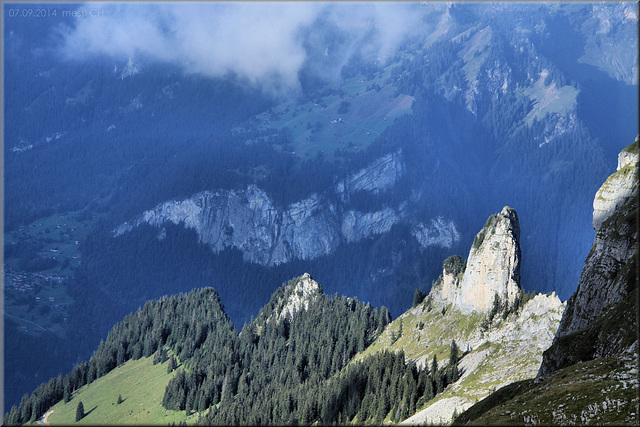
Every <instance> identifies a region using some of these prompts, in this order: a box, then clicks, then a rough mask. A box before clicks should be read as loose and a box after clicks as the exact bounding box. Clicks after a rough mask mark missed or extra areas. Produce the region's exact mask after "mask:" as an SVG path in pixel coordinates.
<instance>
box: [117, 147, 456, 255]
mask: <svg viewBox="0 0 640 427" xmlns="http://www.w3.org/2000/svg"><path fill="white" fill-rule="evenodd" d="M403 173H404V163H403V162H402V150H398V151H396V152H393V153H389V154H387V155H385V156H383V157H381V158H379V159H377V160H375V161H374V162H372V163H371V164H370V165H369V166H367V167H366V168H363V169H361V170H359V171H357V172H355V173H353V174H351V175H349V176H347V177H346V178H344V179H343V180H341V181H340V182H338V184H336V186H335V188H331V189H330V191H335V192H336V194H327V193H322V194H317V193H314V194H312V195H310V196H309V197H307V198H305V199H303V200H300V201H298V202H295V203H292V204H290V205H289V206H287V207H284V208H283V207H278V206H276V205H275V203H274V202H273V200H272V199H271V197H269V195H268V194H267V193H265V192H264V191H263V190H262V189H260V188H259V187H258V186H256V185H254V184H252V185H249V186H248V187H247V188H246V189H239V190H216V191H203V192H201V193H197V194H194V195H192V196H191V197H188V198H186V199H184V200H170V201H167V202H164V203H160V204H159V205H157V206H156V207H154V208H152V209H149V210H147V211H145V212H143V213H142V214H140V215H139V216H137V217H136V218H134V219H133V220H132V221H130V222H125V223H123V224H121V225H120V226H118V227H117V228H116V229H115V230H113V235H114V237H117V236H120V235H122V234H124V233H127V232H129V231H131V230H132V229H134V228H135V227H138V226H140V225H142V224H149V225H152V226H155V227H158V228H162V226H163V224H164V223H166V222H172V223H174V224H182V225H183V226H184V227H186V228H190V229H193V230H195V231H196V234H197V235H198V239H199V241H200V242H201V243H205V244H207V245H209V246H210V247H211V249H212V250H213V252H214V253H219V252H220V251H223V250H225V249H227V248H235V249H239V250H240V251H241V252H242V254H243V258H244V260H245V261H248V262H253V263H256V264H260V265H265V266H273V265H279V264H283V263H287V262H289V261H292V260H294V259H302V260H311V259H315V258H318V257H320V256H323V255H328V254H331V253H332V252H333V251H335V249H336V248H337V247H338V246H339V245H340V244H341V243H352V242H358V241H360V240H362V239H365V238H368V237H370V236H372V235H376V234H383V233H386V232H388V231H389V230H390V229H391V227H392V226H393V225H395V224H397V223H399V222H401V221H402V220H404V219H405V218H406V217H407V216H408V214H409V213H410V212H411V206H410V203H412V202H415V200H413V201H405V202H402V203H400V204H399V205H398V206H393V207H390V206H384V205H383V206H381V208H380V209H379V210H376V211H371V212H361V211H359V210H355V209H353V208H351V207H350V206H349V195H351V194H354V193H357V192H369V193H371V194H378V193H381V192H384V191H387V190H389V189H390V188H392V187H393V186H394V185H395V184H396V183H397V181H398V179H400V177H401V176H402V175H403ZM336 196H338V197H337V198H336ZM431 222H432V227H430V228H424V227H423V228H424V229H423V230H421V231H422V233H418V234H415V233H414V237H416V239H417V240H418V241H419V243H420V244H421V245H422V246H423V247H426V246H432V245H437V246H443V247H450V246H451V244H452V243H453V242H456V241H458V240H459V239H460V235H459V234H458V232H457V231H456V228H455V224H454V222H453V221H452V220H446V219H445V218H442V217H438V218H437V219H435V220H432V221H431Z"/></svg>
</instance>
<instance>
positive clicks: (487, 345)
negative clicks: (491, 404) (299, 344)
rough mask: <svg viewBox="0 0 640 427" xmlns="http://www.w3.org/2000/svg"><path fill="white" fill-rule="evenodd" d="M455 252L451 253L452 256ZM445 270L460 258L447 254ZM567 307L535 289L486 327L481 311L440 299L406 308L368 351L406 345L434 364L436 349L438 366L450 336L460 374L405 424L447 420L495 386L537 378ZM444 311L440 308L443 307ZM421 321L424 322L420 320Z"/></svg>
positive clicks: (420, 361) (419, 359) (410, 354)
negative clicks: (468, 311)
mask: <svg viewBox="0 0 640 427" xmlns="http://www.w3.org/2000/svg"><path fill="white" fill-rule="evenodd" d="M452 258H453V257H452ZM447 261H450V262H448V263H447V262H445V264H447V265H448V266H449V267H455V268H446V269H445V272H446V273H447V274H446V275H447V276H449V277H453V278H455V277H456V276H457V275H459V274H461V269H460V268H459V266H460V264H459V262H454V261H455V260H447ZM565 307H566V304H565V303H563V302H561V301H560V299H559V298H558V296H557V295H555V293H552V294H549V295H545V294H539V295H536V296H535V297H534V298H533V299H531V300H529V301H528V302H527V303H526V304H525V305H524V307H521V308H520V310H519V311H518V312H515V313H511V314H509V315H508V316H507V317H506V319H503V318H502V316H498V318H497V320H496V322H495V323H494V324H493V325H492V326H491V328H490V329H489V330H487V331H483V330H482V326H481V319H482V318H483V313H477V312H476V313H472V314H463V313H461V312H460V311H459V310H458V309H457V308H456V307H455V306H453V305H452V304H451V303H450V302H448V301H446V300H444V299H441V300H434V299H432V300H431V301H430V302H426V303H425V304H422V305H419V306H417V307H414V308H413V309H411V310H408V311H407V312H406V313H404V314H403V315H402V316H400V317H399V318H398V319H396V320H394V322H392V323H391V324H390V325H389V326H388V327H387V329H386V330H385V332H384V333H383V334H382V336H380V337H379V338H378V340H376V342H375V343H374V344H373V345H372V347H371V348H370V350H367V351H368V352H370V351H378V350H385V349H388V350H396V351H397V350H403V351H404V353H405V355H406V357H407V359H408V360H412V361H415V362H416V364H417V365H418V366H424V365H425V364H427V365H428V364H430V363H431V360H432V358H433V355H434V354H436V355H437V358H438V360H439V361H440V363H439V366H443V364H446V363H447V360H448V359H447V357H448V349H449V344H450V343H451V340H452V339H453V340H455V341H456V343H457V344H458V347H459V348H460V350H461V351H465V355H464V356H463V357H462V359H461V360H460V362H459V365H458V367H459V369H461V372H462V375H461V377H460V378H459V379H458V381H456V382H455V383H453V384H451V385H449V386H448V387H447V388H446V389H445V390H444V391H443V392H442V393H441V394H439V395H437V396H436V397H435V398H434V399H433V400H432V401H430V402H429V403H428V404H427V406H426V407H424V408H423V409H422V410H420V411H418V412H417V413H416V414H415V415H414V416H412V417H411V418H409V419H407V420H405V421H404V422H403V423H406V424H448V423H450V422H451V420H452V416H453V414H454V412H455V413H458V414H460V413H462V412H463V411H464V410H466V409H467V408H468V407H470V406H471V405H473V404H474V402H477V401H479V400H481V399H483V398H485V397H486V396H488V395H489V394H491V393H492V392H493V391H494V390H497V389H500V388H501V387H503V386H505V385H508V384H511V383H513V382H516V381H521V380H525V379H533V378H535V376H536V374H537V372H538V368H539V367H540V363H541V361H542V353H543V351H544V350H545V349H546V348H548V347H549V345H550V344H551V342H552V341H553V337H554V335H555V332H556V330H557V328H558V324H559V323H560V318H561V317H562V313H563V311H564V309H565ZM443 308H444V309H446V310H445V311H446V313H445V314H442V309H443ZM399 322H402V323H403V331H405V332H403V336H402V337H401V338H400V339H398V340H397V341H395V342H394V343H393V344H391V345H389V344H388V343H389V342H391V341H390V339H391V338H390V335H391V334H392V332H394V331H397V330H398V327H399V326H398V325H399ZM419 324H422V325H423V326H422V327H419V326H417V325H419Z"/></svg>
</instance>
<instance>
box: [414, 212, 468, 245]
mask: <svg viewBox="0 0 640 427" xmlns="http://www.w3.org/2000/svg"><path fill="white" fill-rule="evenodd" d="M411 235H412V236H413V237H415V238H416V240H417V241H418V243H420V246H421V247H422V248H426V247H428V246H435V245H437V246H442V247H445V248H451V246H453V244H454V243H457V242H458V241H460V233H458V230H457V229H456V224H455V223H454V222H453V220H448V221H447V220H445V219H444V218H443V217H441V216H439V217H437V218H435V219H432V220H431V225H425V224H423V223H419V224H417V225H416V226H414V227H413V229H412V230H411Z"/></svg>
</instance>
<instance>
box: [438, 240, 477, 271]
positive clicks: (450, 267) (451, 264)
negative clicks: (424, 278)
mask: <svg viewBox="0 0 640 427" xmlns="http://www.w3.org/2000/svg"><path fill="white" fill-rule="evenodd" d="M478 246H479V245H478ZM466 268H467V262H466V261H465V260H464V259H463V258H462V257H461V256H460V255H451V256H450V257H449V258H447V259H445V260H444V262H443V263H442V269H443V270H444V271H445V272H446V273H447V274H452V275H454V276H457V275H458V274H460V273H464V271H465V269H466Z"/></svg>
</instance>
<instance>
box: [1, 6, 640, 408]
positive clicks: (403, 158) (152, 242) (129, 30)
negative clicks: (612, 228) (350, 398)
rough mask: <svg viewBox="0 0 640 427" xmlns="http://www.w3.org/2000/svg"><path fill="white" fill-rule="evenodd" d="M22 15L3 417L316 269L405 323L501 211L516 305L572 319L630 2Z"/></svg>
mask: <svg viewBox="0 0 640 427" xmlns="http://www.w3.org/2000/svg"><path fill="white" fill-rule="evenodd" d="M14 6H16V5H13V4H3V12H4V14H3V16H4V17H5V18H6V19H5V20H4V22H3V53H4V59H5V61H4V63H3V66H4V69H3V76H4V82H3V83H4V86H3V88H4V90H3V97H4V105H5V116H4V117H3V126H4V135H3V142H4V146H3V156H4V165H3V167H4V170H3V172H4V177H3V183H4V193H3V195H4V198H5V200H4V202H5V203H4V211H3V214H4V219H5V222H4V225H3V226H4V236H5V239H4V260H3V267H4V268H3V280H4V284H5V288H4V289H5V292H4V298H5V300H4V307H5V313H4V314H3V316H4V325H5V334H4V336H5V342H6V344H5V348H8V349H10V351H7V352H5V378H4V380H5V393H4V399H5V406H6V407H7V408H9V407H11V406H12V405H14V404H18V403H19V401H20V398H21V396H23V395H24V393H29V392H31V390H33V389H34V388H35V387H36V386H37V385H38V384H40V383H41V382H42V381H43V380H45V379H47V378H50V377H52V376H55V375H57V374H58V373H60V372H69V371H70V370H71V369H72V368H73V367H74V366H75V365H76V364H77V363H78V362H79V361H81V360H88V359H89V357H90V355H91V353H92V351H94V349H95V348H96V347H97V346H98V344H99V342H100V340H101V339H102V340H104V339H105V338H106V336H107V333H108V332H109V330H110V328H111V327H112V326H113V325H114V324H115V323H116V322H119V321H120V320H121V319H122V318H124V317H125V315H127V313H130V312H132V311H135V310H136V308H137V307H142V306H143V305H144V304H145V303H146V302H147V301H149V300H157V299H159V298H161V297H162V296H163V295H173V294H177V293H180V292H184V293H186V292H190V291H191V290H193V289H196V288H198V289H199V288H202V287H206V286H211V287H213V288H215V290H216V292H217V293H218V294H219V295H220V298H221V299H222V301H224V303H225V312H226V313H227V315H228V316H229V317H230V319H231V320H232V321H233V324H234V325H235V326H236V327H239V325H242V324H244V323H247V324H249V323H250V317H251V315H253V314H255V313H257V312H258V311H259V310H260V308H261V307H263V306H264V305H265V304H266V303H267V302H268V301H269V299H270V297H271V295H272V294H273V292H274V290H275V289H276V286H277V284H279V283H282V282H283V281H286V280H288V279H289V278H291V277H296V276H299V275H300V274H301V272H304V271H309V272H312V273H313V275H314V277H315V278H317V279H318V280H319V281H320V282H321V283H323V284H324V285H325V291H326V292H327V293H328V294H330V295H332V294H334V293H338V294H339V295H349V296H352V297H356V296H357V298H358V299H359V300H360V301H364V302H367V303H370V304H371V305H372V306H377V307H381V306H386V307H387V308H388V309H389V311H390V312H391V313H393V314H394V316H396V315H398V314H400V313H404V312H405V311H406V310H407V309H408V308H409V307H410V305H411V304H410V302H411V299H412V296H413V292H414V290H415V288H416V287H420V288H422V289H424V290H425V292H426V293H428V292H429V289H430V287H431V284H433V283H435V282H436V280H437V277H438V275H439V274H440V265H441V263H442V260H443V259H446V258H447V257H449V256H451V255H453V254H456V253H459V254H460V253H463V252H466V251H467V250H468V248H469V247H470V246H471V245H472V244H473V241H474V238H475V235H476V233H477V231H478V230H479V229H480V228H481V227H482V224H483V220H484V219H485V218H487V217H488V216H489V215H490V214H492V213H494V212H497V211H498V210H499V209H500V208H501V207H502V206H504V205H505V204H509V205H510V206H512V207H513V208H514V209H515V210H517V212H518V215H519V221H520V222H521V226H522V229H523V230H527V231H526V232H523V235H522V236H521V238H520V240H519V245H520V250H521V252H522V254H523V256H524V257H526V259H527V262H525V263H523V264H522V267H521V269H520V277H521V279H520V286H521V287H522V288H524V290H526V291H527V292H534V291H537V292H540V293H545V294H546V293H549V292H553V291H555V292H557V295H558V296H559V297H560V299H562V300H564V299H567V298H568V297H569V296H570V295H571V294H572V293H573V292H574V291H575V289H576V288H575V286H576V284H577V283H578V280H579V277H580V271H581V269H582V260H583V259H584V258H585V257H586V256H587V254H588V253H589V248H590V245H591V242H592V240H593V234H592V231H591V230H590V229H589V227H588V225H589V224H590V223H591V218H590V216H589V215H588V213H589V206H590V204H591V201H592V200H591V197H592V194H593V193H594V192H595V191H596V190H597V188H598V186H599V185H600V184H601V183H602V181H603V180H604V179H605V178H606V176H607V175H608V173H609V168H608V165H609V164H610V162H611V161H612V160H613V159H614V158H615V156H616V155H617V153H618V152H619V151H620V150H621V149H622V148H623V146H624V143H623V142H622V141H628V140H630V139H631V138H633V137H634V136H635V135H636V133H637V84H638V82H637V40H638V37H637V7H636V4H635V3H628V2H619V3H604V4H591V3H588V4H573V3H567V4H564V3H560V4H542V3H535V4H533V3H531V4H529V3H525V4H510V3H504V4H503V3H494V4H490V3H477V4H467V3H460V4H456V3H430V2H427V3H425V4H422V3H405V4H397V5H396V4H394V3H388V4H387V3H384V4H383V3H378V2H373V3H371V4H367V3H355V4H340V3H331V4H320V3H317V2H311V3H291V4H289V3H284V4H271V3H269V4H264V5H263V4H261V3H257V4H252V3H248V4H242V5H240V6H233V5H232V4H229V5H220V4H218V3H215V4H213V3H212V4H208V3H202V4H191V5H186V6H180V5H179V4H175V5H173V4H164V3H163V4H158V5H155V4H148V3H144V4H143V3H136V4H128V3H113V4H104V5H101V7H102V9H100V14H99V16H91V15H90V14H89V12H90V10H93V8H89V7H86V8H85V5H82V4H73V5H56V4H49V3H46V4H42V5H38V4H32V5H30V6H28V7H26V6H25V7H22V6H16V7H14ZM74 11H75V12H81V11H85V12H86V13H85V14H81V13H75V14H74V13H72V12H74ZM96 11H97V9H96ZM38 14H40V16H38V17H36V15H38ZM87 15H89V16H87ZM123 17H126V19H123ZM345 17H348V19H347V20H346V21H345ZM85 18H87V19H85ZM398 22H402V23H403V25H397V23H398ZM274 28H277V29H278V31H274ZM141 32H146V33H145V36H139V35H140V33H141ZM265 33H268V34H273V35H274V38H266V37H263V36H261V34H265ZM276 35H277V37H275V36H276ZM200 41H201V42H202V43H200ZM200 48H201V49H200ZM251 58H263V60H261V61H254V60H253V59H251ZM274 58H277V59H278V60H273V59H274ZM249 59H251V60H249ZM539 230H544V231H545V232H540V231H539ZM491 298H492V297H491V296H489V297H488V299H489V303H491Z"/></svg>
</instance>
